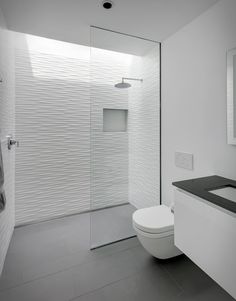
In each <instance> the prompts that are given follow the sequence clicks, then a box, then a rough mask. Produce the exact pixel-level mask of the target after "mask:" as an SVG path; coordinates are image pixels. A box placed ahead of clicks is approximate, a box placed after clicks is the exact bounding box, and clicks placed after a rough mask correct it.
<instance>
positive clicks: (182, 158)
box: [175, 152, 193, 170]
mask: <svg viewBox="0 0 236 301" xmlns="http://www.w3.org/2000/svg"><path fill="white" fill-rule="evenodd" d="M175 166H177V167H180V168H184V169H188V170H193V154H189V153H183V152H175Z"/></svg>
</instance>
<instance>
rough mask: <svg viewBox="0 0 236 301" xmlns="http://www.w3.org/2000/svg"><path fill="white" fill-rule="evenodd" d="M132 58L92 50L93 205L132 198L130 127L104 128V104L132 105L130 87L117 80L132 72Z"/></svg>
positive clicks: (110, 106)
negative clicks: (118, 86) (119, 84)
mask: <svg viewBox="0 0 236 301" xmlns="http://www.w3.org/2000/svg"><path fill="white" fill-rule="evenodd" d="M129 58H130V59H131V55H125V54H120V53H114V52H112V51H105V50H100V49H97V48H93V49H92V51H91V167H92V171H91V206H92V209H97V208H99V207H103V206H112V205H117V204H122V203H127V202H128V200H129V195H128V190H129V180H128V170H129V155H128V154H129V150H128V149H129V145H128V131H127V132H103V108H107V109H124V110H126V109H128V103H129V94H128V90H125V89H124V90H122V89H116V88H115V87H114V84H115V83H117V82H119V81H121V78H122V77H124V76H128V72H129V62H130V60H129ZM95 226H96V225H95Z"/></svg>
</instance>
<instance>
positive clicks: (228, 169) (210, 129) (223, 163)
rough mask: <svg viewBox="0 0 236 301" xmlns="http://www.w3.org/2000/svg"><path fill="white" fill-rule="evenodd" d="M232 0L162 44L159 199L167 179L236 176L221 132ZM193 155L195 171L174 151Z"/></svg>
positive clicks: (169, 193)
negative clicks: (182, 165)
mask: <svg viewBox="0 0 236 301" xmlns="http://www.w3.org/2000/svg"><path fill="white" fill-rule="evenodd" d="M235 13H236V1H235V0H222V1H220V2H219V3H217V4H216V5H215V6H213V7H212V8H211V9H209V10H208V11H206V12H205V13H204V14H202V15H201V16H199V17H198V18H197V19H195V20H194V21H193V22H191V23H190V24H188V25H187V26H185V27H184V28H183V29H181V30H180V31H178V32H177V33H176V34H175V35H173V36H171V37H170V38H169V39H167V40H166V41H164V43H163V44H162V183H163V185H162V192H163V195H162V198H163V202H164V203H170V202H171V201H172V200H173V198H174V196H173V190H174V189H173V187H172V185H171V183H172V182H173V181H176V180H183V179H187V178H194V177H199V176H207V175H212V174H218V175H222V176H225V177H229V178H232V179H236V147H235V146H232V145H228V144H227V135H226V133H227V132H226V130H227V129H226V51H227V50H228V49H231V48H234V47H236V34H235V32H236V18H235ZM175 151H183V152H188V153H193V154H194V170H193V171H188V170H183V169H180V168H178V167H175V165H174V152H175Z"/></svg>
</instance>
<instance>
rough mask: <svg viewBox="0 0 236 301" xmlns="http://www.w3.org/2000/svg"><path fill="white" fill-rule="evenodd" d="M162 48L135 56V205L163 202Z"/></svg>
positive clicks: (132, 69)
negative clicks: (161, 143) (161, 126)
mask: <svg viewBox="0 0 236 301" xmlns="http://www.w3.org/2000/svg"><path fill="white" fill-rule="evenodd" d="M159 53H160V49H159V44H154V46H153V48H152V49H151V50H150V51H149V52H148V53H147V54H146V55H144V56H142V57H134V58H133V60H132V63H131V66H130V76H131V77H137V76H138V77H140V78H143V83H142V84H140V83H139V82H137V83H135V82H134V83H133V89H130V94H129V201H130V203H131V204H133V205H134V206H135V207H136V208H144V207H149V206H154V205H158V204H160V64H159V58H160V56H159V55H160V54H159Z"/></svg>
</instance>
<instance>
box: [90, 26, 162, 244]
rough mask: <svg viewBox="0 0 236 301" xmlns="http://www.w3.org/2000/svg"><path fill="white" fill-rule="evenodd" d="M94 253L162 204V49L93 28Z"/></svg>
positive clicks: (130, 232)
mask: <svg viewBox="0 0 236 301" xmlns="http://www.w3.org/2000/svg"><path fill="white" fill-rule="evenodd" d="M90 46H91V48H90V51H91V52H90V100H91V115H90V116H91V135H90V137H91V207H90V209H91V212H90V222H91V228H90V229H91V248H96V247H100V246H103V245H106V244H109V243H112V242H116V241H119V240H122V239H126V238H129V237H132V236H134V235H135V232H134V230H133V228H132V213H133V212H134V211H135V210H136V209H138V208H144V207H149V206H154V205H158V204H159V203H160V45H159V43H156V42H153V41H149V40H145V39H141V38H137V37H133V36H129V35H124V34H120V33H116V32H112V31H108V30H104V29H100V28H97V27H91V45H90Z"/></svg>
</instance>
